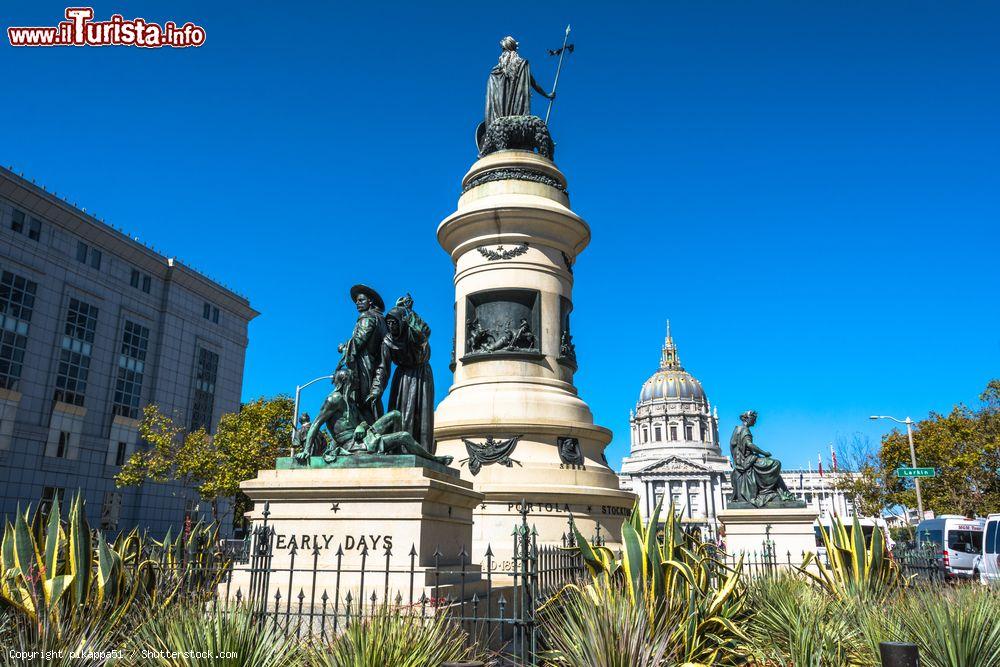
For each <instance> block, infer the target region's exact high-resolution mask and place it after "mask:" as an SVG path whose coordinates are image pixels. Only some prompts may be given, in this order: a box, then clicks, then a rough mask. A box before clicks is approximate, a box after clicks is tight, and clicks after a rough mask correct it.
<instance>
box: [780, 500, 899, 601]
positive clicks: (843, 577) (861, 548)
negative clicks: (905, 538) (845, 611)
mask: <svg viewBox="0 0 1000 667" xmlns="http://www.w3.org/2000/svg"><path fill="white" fill-rule="evenodd" d="M852 521H853V525H852V528H851V530H850V531H848V530H847V527H846V526H845V525H844V522H843V521H842V520H841V519H840V517H834V519H833V524H832V526H830V528H829V529H824V530H821V531H820V533H821V534H822V536H823V545H824V546H825V547H826V560H827V562H824V561H823V560H822V559H820V558H817V557H816V555H815V554H813V553H808V554H806V558H805V560H804V561H803V562H802V567H801V568H800V569H801V571H802V572H804V573H806V574H807V575H808V576H809V577H810V578H811V579H812V580H813V581H815V582H816V583H817V584H819V585H820V586H821V587H822V588H823V589H824V590H825V591H826V592H827V593H829V594H830V595H832V596H834V597H835V598H837V599H838V600H841V601H849V600H881V599H884V598H885V597H886V595H888V594H889V593H891V592H892V591H894V590H895V589H897V588H898V587H900V586H901V585H904V584H905V580H904V579H903V577H902V574H901V571H900V568H899V565H898V564H897V563H896V562H895V561H894V560H893V559H892V557H891V556H890V554H889V549H888V547H887V546H886V543H885V537H884V536H883V535H882V531H880V530H874V531H872V533H871V543H870V544H869V545H867V546H866V545H865V536H864V533H863V532H862V530H861V525H860V523H859V522H858V518H857V517H854V518H853V520H852ZM810 566H812V567H810Z"/></svg>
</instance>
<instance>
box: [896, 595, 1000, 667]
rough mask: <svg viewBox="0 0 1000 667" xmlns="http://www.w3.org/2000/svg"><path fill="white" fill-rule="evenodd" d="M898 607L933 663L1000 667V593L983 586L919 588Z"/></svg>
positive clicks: (934, 666) (911, 637)
mask: <svg viewBox="0 0 1000 667" xmlns="http://www.w3.org/2000/svg"><path fill="white" fill-rule="evenodd" d="M894 611H895V613H896V615H897V616H898V617H899V620H900V624H901V626H902V633H903V639H904V640H905V641H910V642H913V643H915V644H916V645H917V646H918V647H919V648H920V658H921V664H924V665H928V666H929V667H998V666H1000V622H998V619H1000V594H998V593H997V592H996V591H991V590H989V589H982V588H978V587H964V586H963V587H960V588H955V589H951V590H941V589H936V590H925V591H914V592H911V593H910V594H908V595H906V596H905V598H904V599H902V600H901V601H900V602H899V603H898V604H896V605H894Z"/></svg>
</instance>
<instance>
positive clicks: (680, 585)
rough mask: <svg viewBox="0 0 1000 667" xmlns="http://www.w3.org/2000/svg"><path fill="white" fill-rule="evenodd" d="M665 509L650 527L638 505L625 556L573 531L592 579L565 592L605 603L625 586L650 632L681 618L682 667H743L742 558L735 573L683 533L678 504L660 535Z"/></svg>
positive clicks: (677, 641) (673, 636)
mask: <svg viewBox="0 0 1000 667" xmlns="http://www.w3.org/2000/svg"><path fill="white" fill-rule="evenodd" d="M661 508H662V502H661V503H658V504H657V506H656V508H655V509H654V510H653V514H652V516H651V517H650V519H649V522H648V523H647V524H646V525H643V523H642V519H641V518H640V515H639V508H638V505H636V506H634V507H633V508H632V513H631V515H630V517H629V519H628V521H626V522H624V523H623V524H622V534H621V543H622V552H621V554H620V555H615V554H614V553H613V552H612V551H611V550H610V549H608V548H607V547H605V546H601V545H594V544H591V543H590V542H588V541H587V539H586V538H585V537H583V535H581V534H580V532H579V530H578V529H577V528H576V527H575V526H574V527H573V531H574V534H575V537H576V543H577V546H575V547H570V548H571V549H578V550H579V552H580V554H581V555H582V557H583V561H584V563H585V564H586V567H587V569H588V570H589V572H590V574H591V576H592V582H591V583H590V584H588V585H586V586H584V587H583V588H582V589H579V588H577V587H576V586H575V585H570V586H567V587H566V588H564V589H563V592H562V595H565V594H568V593H580V594H582V595H584V596H586V597H587V598H589V599H590V601H591V603H592V604H594V605H602V604H605V603H606V600H607V599H608V598H609V596H612V595H614V589H615V588H616V587H618V586H621V587H622V588H623V590H624V592H625V594H626V595H627V597H628V600H629V602H630V603H631V604H632V605H635V606H637V607H638V608H639V609H641V610H643V611H644V613H645V614H646V617H647V623H648V624H649V627H657V626H658V624H659V618H660V617H661V616H662V615H664V614H666V615H668V616H673V615H674V614H676V615H677V617H678V618H680V619H682V622H680V623H679V624H677V625H676V626H675V627H673V628H672V629H671V633H670V642H671V645H672V646H673V647H675V650H676V653H677V655H678V659H679V661H680V662H685V663H690V664H726V663H728V662H736V661H738V660H739V655H738V647H739V645H740V643H741V642H743V641H745V639H746V637H745V635H744V633H743V631H742V630H741V628H740V623H741V622H742V620H743V619H744V618H745V616H746V614H745V611H744V603H745V600H744V591H743V586H742V559H741V561H740V563H738V564H737V565H736V567H735V568H728V567H727V566H726V565H725V564H724V563H723V562H721V561H720V560H718V559H717V558H716V557H715V556H714V554H713V552H712V550H711V549H712V548H711V546H710V545H707V544H702V543H700V542H699V541H698V539H697V538H696V537H695V536H693V535H691V534H689V533H687V532H685V531H684V530H683V529H682V528H681V525H680V522H679V521H678V520H677V514H676V512H675V511H674V508H673V506H671V507H670V511H669V512H667V515H666V517H665V521H664V525H663V529H662V533H660V525H659V519H660V512H661ZM661 536H662V539H661ZM562 595H558V596H556V597H555V598H554V599H553V601H552V602H550V604H554V603H556V601H557V600H559V599H560V597H562Z"/></svg>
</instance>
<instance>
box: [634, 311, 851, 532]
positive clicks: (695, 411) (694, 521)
mask: <svg viewBox="0 0 1000 667" xmlns="http://www.w3.org/2000/svg"><path fill="white" fill-rule="evenodd" d="M629 425H630V427H631V428H630V430H631V451H630V453H629V456H627V457H626V458H625V459H623V460H622V469H621V476H620V479H621V486H622V488H623V489H627V490H630V491H632V492H634V493H635V494H636V495H637V496H638V497H639V507H640V510H641V512H642V514H643V516H644V517H648V516H649V515H650V513H651V512H652V510H653V508H654V507H655V506H656V504H657V502H659V501H660V499H663V504H664V505H668V504H669V503H670V502H671V501H673V504H674V507H675V508H676V509H677V510H678V511H679V512H680V514H681V516H682V519H683V520H684V521H685V522H686V523H688V524H690V525H691V527H700V528H702V530H703V531H705V534H706V535H708V536H713V535H715V534H716V529H717V520H716V516H717V515H718V513H719V512H721V511H722V510H723V509H725V508H726V505H727V503H728V499H729V496H730V494H731V493H732V487H731V485H730V481H729V476H730V473H731V471H732V466H731V464H730V460H729V457H728V456H726V455H725V454H723V452H724V451H728V446H729V445H728V441H727V442H726V443H721V444H720V442H719V417H718V409H717V408H713V407H712V406H711V403H710V402H709V400H708V396H707V395H706V394H705V391H704V389H703V388H702V386H701V383H700V382H699V381H698V380H697V379H696V378H695V377H693V376H692V375H691V374H690V373H688V372H687V371H685V370H684V367H683V366H681V362H680V357H679V356H678V354H677V346H676V345H675V344H674V340H673V337H672V336H671V335H670V324H669V322H668V323H667V337H666V340H665V341H664V343H663V348H662V350H661V353H660V368H659V370H657V371H656V373H654V374H653V375H652V376H651V377H650V378H649V379H648V380H646V382H645V383H643V385H642V390H641V391H640V392H639V402H638V403H637V404H636V407H635V410H634V411H631V412H630V415H629ZM722 445H724V446H725V447H723V446H722ZM841 474H844V473H843V472H837V473H827V474H825V475H820V474H819V473H818V472H813V471H812V470H786V471H784V472H783V474H782V476H783V477H784V479H785V484H786V485H787V486H788V489H789V491H791V492H792V493H794V494H795V495H796V496H798V497H799V498H800V499H803V500H805V501H806V503H807V505H808V506H810V507H813V508H814V509H816V510H818V511H819V513H820V519H821V520H822V519H823V518H825V517H826V516H827V515H828V514H832V513H834V512H836V513H837V514H838V515H841V516H851V515H852V513H853V505H852V503H851V502H849V501H848V499H847V498H845V497H844V494H843V492H840V491H837V490H835V489H834V488H833V487H834V477H835V476H836V475H841Z"/></svg>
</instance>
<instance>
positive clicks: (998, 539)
mask: <svg viewBox="0 0 1000 667" xmlns="http://www.w3.org/2000/svg"><path fill="white" fill-rule="evenodd" d="M985 535H986V537H985V539H983V557H982V560H981V561H980V562H979V580H980V581H981V582H983V583H984V584H991V585H993V586H998V585H1000V514H991V515H989V516H988V517H986V532H985Z"/></svg>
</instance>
